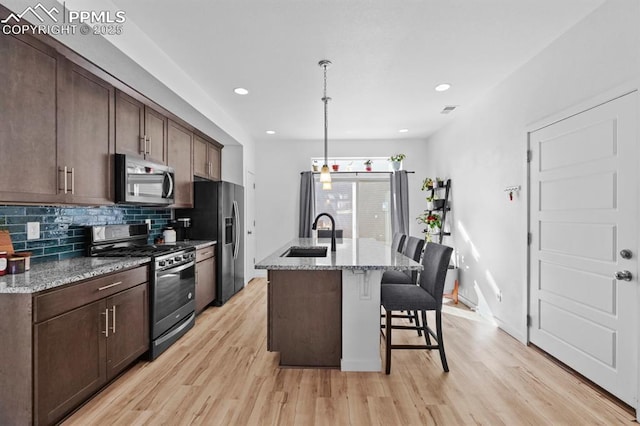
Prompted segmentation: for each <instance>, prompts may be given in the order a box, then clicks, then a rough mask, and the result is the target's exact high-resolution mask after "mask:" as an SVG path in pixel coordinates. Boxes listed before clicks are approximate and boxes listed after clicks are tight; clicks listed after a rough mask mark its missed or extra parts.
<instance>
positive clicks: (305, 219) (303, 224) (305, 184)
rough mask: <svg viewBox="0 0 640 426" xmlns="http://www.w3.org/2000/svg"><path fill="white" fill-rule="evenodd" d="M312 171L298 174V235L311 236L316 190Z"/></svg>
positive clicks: (301, 236)
mask: <svg viewBox="0 0 640 426" xmlns="http://www.w3.org/2000/svg"><path fill="white" fill-rule="evenodd" d="M315 187H316V185H315V181H314V179H313V173H312V172H302V173H301V175H300V220H299V222H298V223H299V227H298V236H299V237H300V238H311V225H312V223H313V219H314V216H315V214H316V191H315Z"/></svg>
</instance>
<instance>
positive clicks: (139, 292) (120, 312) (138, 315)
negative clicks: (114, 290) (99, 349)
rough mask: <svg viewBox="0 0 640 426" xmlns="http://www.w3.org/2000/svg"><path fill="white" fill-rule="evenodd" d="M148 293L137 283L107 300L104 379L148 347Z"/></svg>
mask: <svg viewBox="0 0 640 426" xmlns="http://www.w3.org/2000/svg"><path fill="white" fill-rule="evenodd" d="M148 309H149V294H148V289H147V285H146V284H143V285H139V286H137V287H134V288H132V289H129V290H126V291H123V292H121V293H118V294H116V295H115V296H112V297H110V298H108V299H107V304H106V310H108V311H109V323H110V324H109V325H108V328H109V337H108V338H106V339H105V340H106V342H107V380H111V379H113V378H114V377H115V376H117V375H118V374H120V372H121V371H122V370H124V369H125V368H126V367H127V366H128V365H129V364H131V363H132V362H133V361H135V360H136V358H138V357H139V356H140V355H142V354H143V353H145V352H146V351H147V349H149V311H148Z"/></svg>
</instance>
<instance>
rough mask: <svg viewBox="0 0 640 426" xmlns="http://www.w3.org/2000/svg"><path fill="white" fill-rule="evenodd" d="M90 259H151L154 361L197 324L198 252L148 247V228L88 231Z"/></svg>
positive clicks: (110, 227) (185, 248)
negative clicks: (196, 264) (98, 257)
mask: <svg viewBox="0 0 640 426" xmlns="http://www.w3.org/2000/svg"><path fill="white" fill-rule="evenodd" d="M89 234H90V236H89V239H90V244H89V248H88V255H89V256H102V257H126V256H132V257H151V279H150V283H149V287H150V291H149V294H150V300H149V312H150V314H151V318H150V320H149V324H150V327H151V330H150V335H151V349H150V351H149V356H150V358H151V359H152V360H153V359H155V358H157V357H158V356H159V355H160V354H161V353H162V352H164V351H165V350H166V349H167V348H168V347H169V346H171V345H172V344H173V343H174V342H175V341H177V340H178V339H179V338H180V337H182V336H183V335H184V334H185V333H186V332H187V331H188V330H189V329H190V328H191V327H193V325H194V323H195V283H196V280H195V258H196V254H195V248H194V247H191V246H185V245H180V244H158V245H150V244H147V239H148V236H149V235H148V230H147V225H146V224H137V225H102V226H92V227H90V228H89Z"/></svg>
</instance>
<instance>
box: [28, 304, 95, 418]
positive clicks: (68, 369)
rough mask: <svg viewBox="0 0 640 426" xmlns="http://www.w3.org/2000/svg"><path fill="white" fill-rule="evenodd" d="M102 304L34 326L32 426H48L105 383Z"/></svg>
mask: <svg viewBox="0 0 640 426" xmlns="http://www.w3.org/2000/svg"><path fill="white" fill-rule="evenodd" d="M104 312H105V302H104V300H101V301H98V302H95V303H91V304H89V305H86V306H83V307H81V308H78V309H74V310H73V311H71V312H67V313H65V314H62V315H60V316H57V317H55V318H52V319H50V320H48V321H45V322H43V323H41V324H37V325H35V326H34V327H35V333H34V344H35V352H36V353H35V363H36V364H35V378H36V381H35V406H36V407H37V413H36V421H35V422H34V424H51V423H54V422H56V421H57V420H59V419H60V418H62V417H63V416H64V415H65V414H66V413H67V412H69V411H70V410H72V409H73V408H74V407H76V406H78V405H79V404H80V403H82V401H84V400H85V399H86V398H87V397H88V396H89V395H91V394H92V393H93V392H95V391H96V390H98V389H100V387H101V386H102V385H103V384H104V383H105V382H106V377H107V375H106V369H105V348H106V339H105V338H104V335H103V334H102V330H103V328H104V327H105V320H104Z"/></svg>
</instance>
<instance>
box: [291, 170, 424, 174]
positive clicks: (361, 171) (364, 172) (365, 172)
mask: <svg viewBox="0 0 640 426" xmlns="http://www.w3.org/2000/svg"><path fill="white" fill-rule="evenodd" d="M400 171H401V172H407V173H415V172H413V171H409V170H400ZM303 173H304V172H300V174H303ZM311 173H312V174H314V175H319V174H320V172H311ZM353 173H355V174H356V175H357V174H358V173H362V174H365V175H372V174H376V173H386V174H389V173H393V172H373V171H371V172H367V171H364V170H360V171H352V172H331V174H332V175H333V174H336V175H341V174H345V175H347V174H353Z"/></svg>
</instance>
